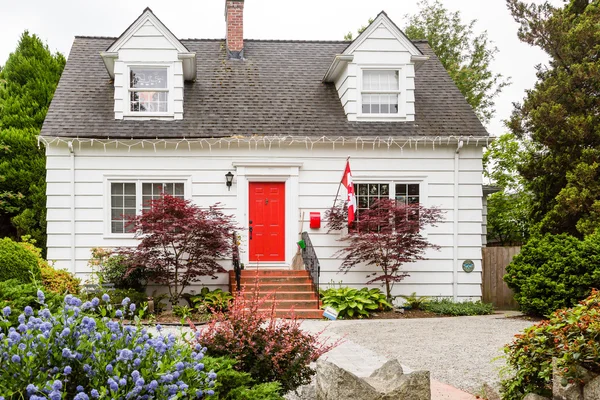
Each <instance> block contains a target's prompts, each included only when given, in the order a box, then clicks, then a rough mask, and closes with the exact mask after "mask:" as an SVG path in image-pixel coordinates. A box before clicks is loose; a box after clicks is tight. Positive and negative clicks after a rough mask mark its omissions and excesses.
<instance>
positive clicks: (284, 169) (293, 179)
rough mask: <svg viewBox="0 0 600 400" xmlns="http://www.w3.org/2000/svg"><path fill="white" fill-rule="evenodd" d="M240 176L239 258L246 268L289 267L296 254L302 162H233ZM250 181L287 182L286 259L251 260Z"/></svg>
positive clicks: (237, 175)
mask: <svg viewBox="0 0 600 400" xmlns="http://www.w3.org/2000/svg"><path fill="white" fill-rule="evenodd" d="M232 165H233V167H234V168H235V170H236V172H235V175H236V179H237V215H238V216H239V218H240V220H239V221H238V222H239V223H240V227H241V228H242V232H241V237H242V244H241V247H242V251H241V254H240V260H241V262H242V263H244V266H245V268H246V269H250V268H257V267H258V268H261V269H265V268H290V266H291V263H292V258H293V257H294V255H295V254H296V248H297V245H296V240H297V238H298V229H299V225H298V220H299V215H300V214H299V209H298V182H299V173H300V168H301V167H302V163H299V162H251V161H248V162H234V163H232ZM250 182H285V240H286V243H285V262H283V263H281V262H262V263H261V262H258V263H257V262H252V263H250V262H249V253H250V252H249V249H248V246H249V244H248V217H249V210H248V202H249V183H250Z"/></svg>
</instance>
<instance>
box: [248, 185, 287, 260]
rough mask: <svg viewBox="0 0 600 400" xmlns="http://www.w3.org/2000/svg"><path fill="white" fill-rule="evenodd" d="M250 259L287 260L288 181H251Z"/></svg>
mask: <svg viewBox="0 0 600 400" xmlns="http://www.w3.org/2000/svg"><path fill="white" fill-rule="evenodd" d="M249 215H250V217H249V221H248V226H249V228H250V229H251V230H250V232H249V239H250V240H249V242H250V261H257V262H264V261H285V183H284V182H250V213H249Z"/></svg>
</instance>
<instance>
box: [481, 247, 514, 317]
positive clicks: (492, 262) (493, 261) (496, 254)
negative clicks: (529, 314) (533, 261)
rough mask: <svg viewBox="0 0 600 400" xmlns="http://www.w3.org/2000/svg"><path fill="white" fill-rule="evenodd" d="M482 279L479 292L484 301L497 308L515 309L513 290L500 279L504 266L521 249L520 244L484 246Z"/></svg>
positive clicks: (503, 273) (502, 275)
mask: <svg viewBox="0 0 600 400" xmlns="http://www.w3.org/2000/svg"><path fill="white" fill-rule="evenodd" d="M482 250H483V265H482V267H483V280H482V282H483V283H482V288H481V292H482V295H483V301H484V302H485V303H492V304H493V305H494V307H495V308H498V309H516V308H518V307H519V305H518V304H517V302H516V301H515V300H514V299H513V291H512V290H510V289H509V288H508V286H507V285H506V283H505V282H504V280H503V279H502V278H503V277H504V275H505V274H506V266H507V265H508V264H510V262H511V261H512V259H513V257H514V256H516V255H517V254H519V252H520V251H521V247H520V246H511V247H484V248H483V249H482Z"/></svg>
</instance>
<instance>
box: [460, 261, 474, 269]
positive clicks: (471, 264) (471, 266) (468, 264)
mask: <svg viewBox="0 0 600 400" xmlns="http://www.w3.org/2000/svg"><path fill="white" fill-rule="evenodd" d="M462 269H463V271H465V272H473V270H474V269H475V263H474V262H473V260H465V261H463V263H462Z"/></svg>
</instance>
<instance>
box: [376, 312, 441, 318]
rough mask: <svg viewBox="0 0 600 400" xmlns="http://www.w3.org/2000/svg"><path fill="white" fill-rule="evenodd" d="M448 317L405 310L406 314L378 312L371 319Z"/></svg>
mask: <svg viewBox="0 0 600 400" xmlns="http://www.w3.org/2000/svg"><path fill="white" fill-rule="evenodd" d="M440 317H447V315H438V314H434V313H432V312H429V311H423V310H404V313H402V312H398V311H394V310H392V311H378V312H375V313H371V317H370V318H369V319H409V318H440Z"/></svg>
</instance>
